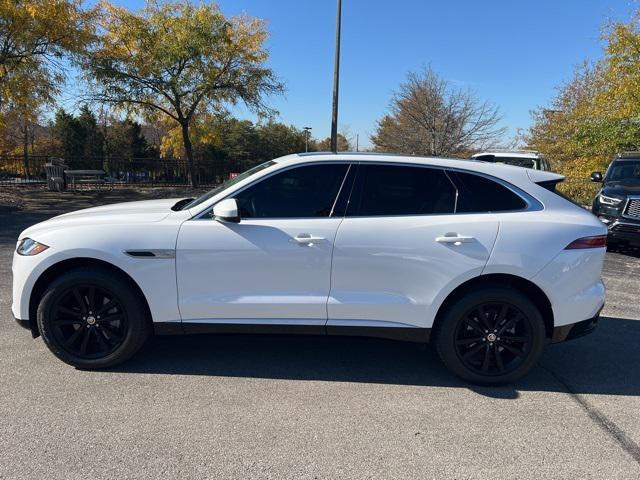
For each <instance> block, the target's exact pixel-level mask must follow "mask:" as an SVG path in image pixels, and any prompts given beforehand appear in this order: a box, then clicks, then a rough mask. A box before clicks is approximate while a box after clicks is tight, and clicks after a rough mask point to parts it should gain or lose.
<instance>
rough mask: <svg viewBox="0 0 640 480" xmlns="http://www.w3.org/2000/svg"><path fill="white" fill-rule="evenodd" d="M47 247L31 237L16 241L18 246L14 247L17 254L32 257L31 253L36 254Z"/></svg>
mask: <svg viewBox="0 0 640 480" xmlns="http://www.w3.org/2000/svg"><path fill="white" fill-rule="evenodd" d="M47 248H49V247H48V246H47V245H45V244H44V243H39V242H36V241H35V240H33V239H31V238H23V239H22V240H20V242H19V243H18V248H16V252H18V255H24V256H26V257H32V256H33V255H37V254H39V253H41V252H44V251H45V250H46V249H47Z"/></svg>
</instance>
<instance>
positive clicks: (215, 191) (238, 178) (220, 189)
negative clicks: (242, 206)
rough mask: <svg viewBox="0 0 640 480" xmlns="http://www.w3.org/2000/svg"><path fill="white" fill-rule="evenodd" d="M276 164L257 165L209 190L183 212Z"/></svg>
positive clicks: (271, 162)
mask: <svg viewBox="0 0 640 480" xmlns="http://www.w3.org/2000/svg"><path fill="white" fill-rule="evenodd" d="M275 163H276V162H274V161H273V160H269V161H268V162H264V163H261V164H260V165H257V166H255V167H253V168H250V169H249V170H247V171H245V172H242V173H241V174H240V175H237V176H235V177H233V178H230V179H229V180H227V181H226V182H224V183H222V184H220V185H218V186H217V187H216V188H214V189H212V190H209V191H208V192H207V193H205V194H204V195H202V196H200V197H198V198H196V199H195V200H193V201H192V202H189V203H187V204H186V205H185V206H184V207H182V210H188V209H189V208H193V207H196V206H198V205H200V204H201V203H203V202H206V201H207V200H209V199H210V198H211V197H213V196H215V195H218V194H219V193H222V192H224V191H225V190H226V189H227V188H229V187H232V186H234V185H235V184H237V183H240V182H241V181H242V180H244V179H245V178H249V177H250V176H251V175H253V174H254V173H257V172H259V171H261V170H264V169H265V168H269V167H270V166H271V165H275Z"/></svg>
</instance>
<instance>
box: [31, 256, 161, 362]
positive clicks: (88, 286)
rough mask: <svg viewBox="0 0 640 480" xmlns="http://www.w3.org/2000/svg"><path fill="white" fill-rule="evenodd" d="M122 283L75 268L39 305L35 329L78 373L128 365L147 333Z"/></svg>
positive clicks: (136, 301) (137, 304)
mask: <svg viewBox="0 0 640 480" xmlns="http://www.w3.org/2000/svg"><path fill="white" fill-rule="evenodd" d="M134 292H135V290H134V289H132V288H131V286H130V285H129V284H128V283H127V282H126V280H125V279H123V278H121V277H120V276H119V275H116V274H114V273H112V272H110V271H108V270H104V269H100V268H91V269H90V268H77V269H74V270H71V271H69V272H67V273H65V274H63V275H61V276H60V277H58V278H57V279H56V280H54V281H53V282H52V283H51V285H49V287H48V288H47V289H46V291H45V292H44V295H43V296H42V299H41V301H40V304H39V305H38V312H37V318H38V328H39V329H40V334H41V335H42V338H43V339H44V342H45V344H46V345H47V347H49V349H50V350H51V351H52V352H53V354H54V355H55V356H57V357H58V358H59V359H61V360H62V361H64V362H66V363H68V364H70V365H73V366H75V367H78V368H83V369H97V368H107V367H112V366H115V365H117V364H119V363H122V362H124V361H125V360H128V359H129V358H130V357H131V356H132V355H133V354H135V353H136V352H137V351H138V350H139V349H140V348H141V347H142V345H143V344H144V342H145V340H146V339H147V337H148V336H149V333H150V330H151V328H150V324H149V320H148V319H147V316H146V312H145V308H144V304H143V303H142V301H141V299H140V298H138V297H137V296H136V295H135V293H134Z"/></svg>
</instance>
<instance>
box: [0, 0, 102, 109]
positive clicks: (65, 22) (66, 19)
mask: <svg viewBox="0 0 640 480" xmlns="http://www.w3.org/2000/svg"><path fill="white" fill-rule="evenodd" d="M93 18H94V10H92V9H89V10H83V9H82V8H81V2H80V1H79V0H0V114H2V112H3V111H5V112H6V110H7V109H8V108H10V106H11V103H12V102H14V103H15V101H18V102H19V101H24V99H25V98H26V96H32V97H34V98H38V99H39V100H41V101H51V100H52V98H53V96H54V95H55V94H56V93H57V92H58V87H59V85H60V83H61V82H62V81H63V80H64V77H65V67H64V65H63V63H62V60H63V59H64V58H65V57H66V56H68V55H74V54H77V53H79V52H81V51H82V50H83V49H84V48H85V47H86V45H87V44H88V43H90V42H91V41H92V39H93V24H92V21H93ZM1 119H2V118H1V117H0V120H1Z"/></svg>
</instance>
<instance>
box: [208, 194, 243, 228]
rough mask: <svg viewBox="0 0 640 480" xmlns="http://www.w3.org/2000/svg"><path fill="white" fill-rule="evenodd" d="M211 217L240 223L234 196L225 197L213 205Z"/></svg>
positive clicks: (226, 221) (221, 220)
mask: <svg viewBox="0 0 640 480" xmlns="http://www.w3.org/2000/svg"><path fill="white" fill-rule="evenodd" d="M213 218H214V219H215V220H217V221H219V222H223V223H240V215H238V202H236V199H235V198H226V199H224V200H222V201H221V202H218V203H216V204H215V206H214V207H213Z"/></svg>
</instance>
